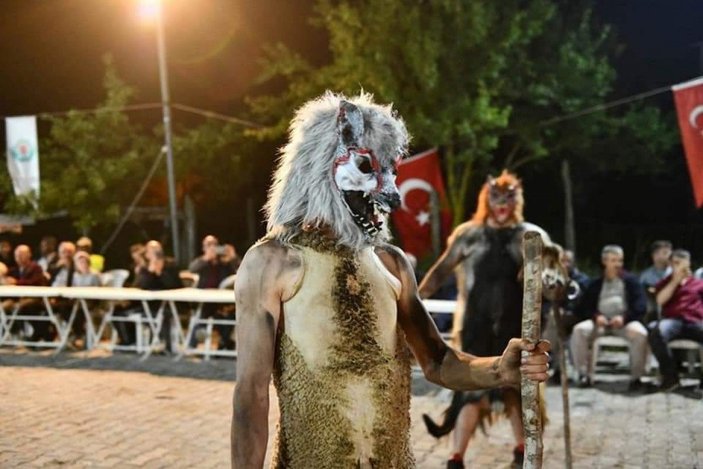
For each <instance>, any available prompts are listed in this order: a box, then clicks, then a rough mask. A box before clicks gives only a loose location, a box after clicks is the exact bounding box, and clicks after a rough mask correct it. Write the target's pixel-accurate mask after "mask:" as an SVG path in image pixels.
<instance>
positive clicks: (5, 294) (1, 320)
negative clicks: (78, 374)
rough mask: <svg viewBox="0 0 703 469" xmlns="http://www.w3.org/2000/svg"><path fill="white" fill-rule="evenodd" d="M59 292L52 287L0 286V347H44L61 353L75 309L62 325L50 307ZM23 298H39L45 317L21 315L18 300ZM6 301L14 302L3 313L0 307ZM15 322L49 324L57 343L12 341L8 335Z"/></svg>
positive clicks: (59, 289)
mask: <svg viewBox="0 0 703 469" xmlns="http://www.w3.org/2000/svg"><path fill="white" fill-rule="evenodd" d="M61 290H62V289H61V288H54V287H37V286H25V285H3V286H0V346H3V345H14V346H20V345H21V346H33V347H46V348H55V349H57V350H56V352H57V353H58V352H59V351H61V350H62V349H63V348H64V347H65V346H66V342H67V341H68V335H69V334H70V332H71V325H72V324H73V319H74V317H75V315H76V309H75V308H73V309H72V311H71V316H70V318H69V320H68V321H67V322H65V323H64V322H63V321H61V320H60V318H59V317H57V316H56V314H55V313H54V309H53V307H52V305H51V299H52V298H58V297H60V295H61ZM23 298H40V299H41V300H42V303H43V304H44V309H45V311H46V315H43V314H41V315H40V314H23V313H22V312H21V311H20V300H21V299H23ZM7 299H13V300H15V302H14V304H13V306H12V311H10V312H8V311H5V308H4V307H3V305H2V303H3V302H4V300H7ZM15 321H38V322H48V323H51V324H53V325H54V327H55V328H56V332H57V334H58V336H59V341H58V342H56V341H52V342H45V341H37V342H32V341H28V340H18V339H12V338H11V337H10V334H11V330H12V325H13V324H14V323H15Z"/></svg>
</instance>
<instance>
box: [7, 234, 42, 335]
mask: <svg viewBox="0 0 703 469" xmlns="http://www.w3.org/2000/svg"><path fill="white" fill-rule="evenodd" d="M4 281H5V284H6V285H33V286H46V284H47V281H46V277H44V271H43V270H42V268H41V267H39V264H37V263H36V262H34V261H33V260H32V250H31V249H30V248H29V246H27V245H26V244H20V245H19V246H17V247H16V248H15V266H14V267H12V268H10V269H9V271H8V273H7V276H6V277H5V280H4ZM16 306H19V311H20V312H21V313H34V314H40V313H42V312H44V304H43V301H42V299H41V298H19V299H9V298H8V299H6V300H4V301H3V303H2V307H3V309H4V310H5V311H8V312H9V311H12V309H13V308H14V307H16ZM29 322H30V324H31V325H32V329H33V333H32V336H31V337H30V338H29V340H30V341H33V342H36V341H38V340H45V341H52V340H54V332H53V330H52V327H50V324H49V323H48V322H46V321H29ZM13 329H14V330H15V332H16V331H18V330H19V325H18V324H14V325H13Z"/></svg>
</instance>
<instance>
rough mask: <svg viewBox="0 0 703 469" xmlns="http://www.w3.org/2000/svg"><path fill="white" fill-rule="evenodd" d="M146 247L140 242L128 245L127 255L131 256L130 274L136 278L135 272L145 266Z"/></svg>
mask: <svg viewBox="0 0 703 469" xmlns="http://www.w3.org/2000/svg"><path fill="white" fill-rule="evenodd" d="M145 254H146V247H145V246H144V244H142V243H135V244H132V245H131V246H130V247H129V255H130V257H131V258H132V268H131V275H132V276H133V279H136V277H137V272H139V269H141V268H142V267H146V257H144V255H145Z"/></svg>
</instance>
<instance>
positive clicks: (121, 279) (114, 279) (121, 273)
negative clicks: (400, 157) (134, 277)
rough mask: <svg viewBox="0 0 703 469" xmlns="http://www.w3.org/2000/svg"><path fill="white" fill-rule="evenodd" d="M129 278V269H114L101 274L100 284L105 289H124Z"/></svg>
mask: <svg viewBox="0 0 703 469" xmlns="http://www.w3.org/2000/svg"><path fill="white" fill-rule="evenodd" d="M128 277H129V270H127V269H113V270H108V271H107V272H103V273H101V274H100V284H101V285H102V286H103V287H113V288H122V287H123V286H124V283H125V282H126V281H127V278H128Z"/></svg>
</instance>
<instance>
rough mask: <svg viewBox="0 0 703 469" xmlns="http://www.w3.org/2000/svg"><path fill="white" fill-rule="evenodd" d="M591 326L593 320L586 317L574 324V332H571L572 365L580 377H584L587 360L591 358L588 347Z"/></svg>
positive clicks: (591, 335)
mask: <svg viewBox="0 0 703 469" xmlns="http://www.w3.org/2000/svg"><path fill="white" fill-rule="evenodd" d="M593 327H594V324H593V321H592V320H590V319H587V320H585V321H581V322H580V323H578V324H576V326H574V332H573V334H571V353H572V354H573V358H574V367H575V368H576V371H577V372H578V374H579V376H580V377H585V376H587V374H588V361H589V360H590V358H591V353H590V352H589V350H588V348H589V345H590V342H591V339H592V337H593ZM584 384H585V383H584Z"/></svg>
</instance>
